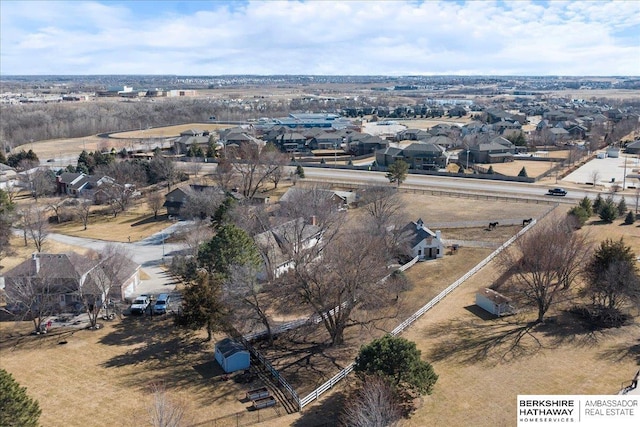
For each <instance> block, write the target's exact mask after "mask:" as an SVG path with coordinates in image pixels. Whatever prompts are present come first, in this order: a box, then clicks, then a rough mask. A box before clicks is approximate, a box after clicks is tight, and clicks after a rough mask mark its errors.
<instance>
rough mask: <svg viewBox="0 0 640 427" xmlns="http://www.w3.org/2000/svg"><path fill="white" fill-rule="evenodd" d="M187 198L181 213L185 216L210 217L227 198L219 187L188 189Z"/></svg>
mask: <svg viewBox="0 0 640 427" xmlns="http://www.w3.org/2000/svg"><path fill="white" fill-rule="evenodd" d="M186 193H187V198H186V200H185V201H184V204H183V205H182V208H180V215H181V216H183V217H185V218H198V219H203V220H204V219H206V218H210V217H211V216H212V215H213V214H214V212H215V211H216V209H217V208H218V206H220V204H221V203H222V202H223V200H224V199H225V195H224V192H222V191H221V190H220V189H219V188H216V187H211V188H202V189H199V190H198V189H193V188H191V187H189V188H188V189H186Z"/></svg>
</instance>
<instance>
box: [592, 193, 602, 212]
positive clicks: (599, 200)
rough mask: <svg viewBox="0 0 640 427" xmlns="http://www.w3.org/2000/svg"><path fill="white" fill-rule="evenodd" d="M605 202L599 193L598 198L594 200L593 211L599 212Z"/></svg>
mask: <svg viewBox="0 0 640 427" xmlns="http://www.w3.org/2000/svg"><path fill="white" fill-rule="evenodd" d="M603 203H604V200H603V199H602V196H601V195H600V193H598V195H597V196H596V199H595V200H594V201H593V212H594V213H597V214H599V213H600V208H601V207H602V204H603Z"/></svg>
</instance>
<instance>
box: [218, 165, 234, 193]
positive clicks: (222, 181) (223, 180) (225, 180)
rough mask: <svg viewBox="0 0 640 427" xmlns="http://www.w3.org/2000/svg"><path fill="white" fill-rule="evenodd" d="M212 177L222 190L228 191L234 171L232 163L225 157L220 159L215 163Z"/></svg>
mask: <svg viewBox="0 0 640 427" xmlns="http://www.w3.org/2000/svg"><path fill="white" fill-rule="evenodd" d="M213 175H214V178H215V181H216V183H217V184H218V185H219V186H220V187H221V188H222V189H223V190H224V191H229V190H230V189H231V182H232V181H233V178H234V175H235V172H234V168H233V165H232V164H231V162H230V161H229V160H227V159H220V160H219V161H218V164H217V165H216V169H215V172H214V174H213Z"/></svg>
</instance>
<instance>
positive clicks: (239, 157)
mask: <svg viewBox="0 0 640 427" xmlns="http://www.w3.org/2000/svg"><path fill="white" fill-rule="evenodd" d="M232 151H234V153H233V155H232V156H230V157H229V161H230V162H231V164H232V166H233V169H234V171H235V172H237V174H238V175H239V177H240V190H241V191H242V195H243V196H245V197H248V198H250V199H251V198H253V197H254V196H255V195H256V193H257V192H258V190H260V189H261V188H262V186H263V185H264V183H265V182H267V181H268V180H269V177H270V176H271V175H272V174H273V173H274V172H275V171H276V170H277V169H278V168H279V167H280V166H278V165H276V164H273V163H270V162H271V159H270V157H271V149H270V148H267V146H264V147H262V146H260V145H258V144H255V143H251V142H247V143H242V144H241V145H240V146H239V147H238V148H237V150H232Z"/></svg>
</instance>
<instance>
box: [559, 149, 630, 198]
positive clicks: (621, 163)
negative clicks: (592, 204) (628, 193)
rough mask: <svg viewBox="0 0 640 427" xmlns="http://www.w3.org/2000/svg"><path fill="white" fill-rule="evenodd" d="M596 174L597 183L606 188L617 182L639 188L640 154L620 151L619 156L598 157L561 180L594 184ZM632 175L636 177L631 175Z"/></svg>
mask: <svg viewBox="0 0 640 427" xmlns="http://www.w3.org/2000/svg"><path fill="white" fill-rule="evenodd" d="M625 163H626V166H625ZM594 174H596V178H597V182H596V185H598V186H602V187H605V188H606V189H610V188H611V186H612V185H615V184H618V185H619V186H620V187H622V186H623V184H624V188H638V186H639V185H640V180H639V179H638V178H637V177H640V159H638V155H635V154H633V155H632V154H628V155H627V154H624V153H620V157H618V158H614V157H606V158H604V159H599V158H596V159H593V160H591V161H590V162H587V163H586V164H584V165H583V166H581V167H580V168H578V169H576V170H575V171H573V172H572V173H570V174H569V175H567V176H566V177H564V178H563V179H562V180H561V181H562V182H564V183H573V184H587V183H588V184H593V178H594ZM630 175H631V176H635V177H630ZM625 176H626V179H625Z"/></svg>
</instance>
